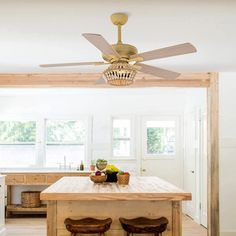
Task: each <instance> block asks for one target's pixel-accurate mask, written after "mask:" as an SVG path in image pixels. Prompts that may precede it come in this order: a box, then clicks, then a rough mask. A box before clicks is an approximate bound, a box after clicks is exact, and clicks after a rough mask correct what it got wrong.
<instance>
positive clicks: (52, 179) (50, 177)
mask: <svg viewBox="0 0 236 236" xmlns="http://www.w3.org/2000/svg"><path fill="white" fill-rule="evenodd" d="M62 177H63V175H47V183H48V184H53V183H55V182H56V181H58V180H59V179H61V178H62Z"/></svg>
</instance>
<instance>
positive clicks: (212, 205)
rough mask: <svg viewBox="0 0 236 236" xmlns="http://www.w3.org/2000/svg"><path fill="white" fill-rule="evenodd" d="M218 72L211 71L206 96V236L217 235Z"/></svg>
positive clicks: (218, 230) (218, 229)
mask: <svg viewBox="0 0 236 236" xmlns="http://www.w3.org/2000/svg"><path fill="white" fill-rule="evenodd" d="M218 83H219V82H218V74H217V73H211V76H210V87H209V88H208V89H207V98H208V111H207V113H208V183H207V184H208V187H207V188H208V213H207V214H208V231H207V233H208V236H219V235H220V227H219V91H218V87H219V86H218Z"/></svg>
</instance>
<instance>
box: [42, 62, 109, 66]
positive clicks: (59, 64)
mask: <svg viewBox="0 0 236 236" xmlns="http://www.w3.org/2000/svg"><path fill="white" fill-rule="evenodd" d="M104 64H106V63H104V62H102V61H101V62H100V61H94V62H71V63H58V64H42V65H40V67H62V66H86V65H94V66H100V65H104Z"/></svg>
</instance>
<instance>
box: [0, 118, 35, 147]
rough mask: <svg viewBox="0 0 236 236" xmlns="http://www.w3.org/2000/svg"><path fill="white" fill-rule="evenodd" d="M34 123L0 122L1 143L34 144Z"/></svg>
mask: <svg viewBox="0 0 236 236" xmlns="http://www.w3.org/2000/svg"><path fill="white" fill-rule="evenodd" d="M35 140H36V122H34V121H25V122H23V121H0V142H1V143H18V142H19V143H22V142H23V143H24V142H35Z"/></svg>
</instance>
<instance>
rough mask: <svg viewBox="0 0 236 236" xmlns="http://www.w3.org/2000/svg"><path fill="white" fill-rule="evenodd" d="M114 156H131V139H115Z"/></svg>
mask: <svg viewBox="0 0 236 236" xmlns="http://www.w3.org/2000/svg"><path fill="white" fill-rule="evenodd" d="M113 156H116V157H129V156H130V141H129V140H113Z"/></svg>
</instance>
